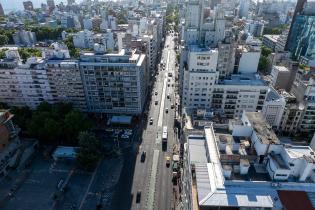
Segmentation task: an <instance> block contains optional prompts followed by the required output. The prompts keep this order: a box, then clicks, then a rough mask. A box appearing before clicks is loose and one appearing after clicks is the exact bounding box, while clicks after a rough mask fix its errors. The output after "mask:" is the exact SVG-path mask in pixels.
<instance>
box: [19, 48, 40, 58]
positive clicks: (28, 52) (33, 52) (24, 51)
mask: <svg viewBox="0 0 315 210" xmlns="http://www.w3.org/2000/svg"><path fill="white" fill-rule="evenodd" d="M18 52H19V54H20V57H21V58H22V59H23V60H24V61H26V60H27V59H28V58H30V57H32V56H35V57H41V56H42V52H41V51H40V50H38V49H35V48H24V47H23V48H19V49H18Z"/></svg>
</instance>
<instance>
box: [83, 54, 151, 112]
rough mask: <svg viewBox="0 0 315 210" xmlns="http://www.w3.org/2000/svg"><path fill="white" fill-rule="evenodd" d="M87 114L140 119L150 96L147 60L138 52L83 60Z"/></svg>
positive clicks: (92, 56)
mask: <svg viewBox="0 0 315 210" xmlns="http://www.w3.org/2000/svg"><path fill="white" fill-rule="evenodd" d="M80 72H81V77H82V80H83V86H84V91H85V97H86V103H87V110H88V112H94V113H112V114H115V113H124V114H131V115H136V114H140V113H141V112H142V110H143V106H144V102H145V98H146V95H147V85H148V71H147V69H146V56H145V55H144V54H138V53H136V52H135V51H132V52H126V51H125V50H121V51H120V52H119V53H113V54H103V55H97V54H94V53H83V54H82V55H81V57H80Z"/></svg>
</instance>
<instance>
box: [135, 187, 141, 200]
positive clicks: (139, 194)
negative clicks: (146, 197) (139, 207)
mask: <svg viewBox="0 0 315 210" xmlns="http://www.w3.org/2000/svg"><path fill="white" fill-rule="evenodd" d="M140 201H141V191H140V190H138V192H137V196H136V203H140Z"/></svg>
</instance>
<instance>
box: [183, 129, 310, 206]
mask: <svg viewBox="0 0 315 210" xmlns="http://www.w3.org/2000/svg"><path fill="white" fill-rule="evenodd" d="M204 138H205V140H203V139H202V138H200V139H199V140H197V141H205V142H206V144H204V147H205V151H206V153H207V154H208V155H209V159H208V162H203V163H194V165H195V173H196V176H195V178H194V177H193V183H192V184H194V183H196V190H197V198H194V197H193V198H192V199H193V201H192V202H193V203H195V202H198V204H199V206H200V207H218V206H220V207H252V208H255V207H260V208H277V209H282V208H283V205H285V202H282V200H280V195H279V191H285V190H289V191H304V192H306V193H307V194H308V195H309V194H314V193H315V184H314V183H300V182H281V183H277V182H270V179H269V180H268V178H266V179H263V176H264V175H263V174H262V175H261V178H262V179H261V180H259V181H258V179H257V180H252V179H248V180H244V179H238V177H237V176H233V179H231V180H227V179H225V178H224V176H223V166H222V165H221V163H220V155H219V153H218V148H217V143H216V141H217V139H216V136H215V133H214V131H213V129H212V126H206V127H205V130H204ZM200 146H201V143H200V144H199V143H198V147H200ZM189 149H190V148H189ZM302 151H303V152H306V153H307V149H306V148H305V150H302ZM189 152H199V150H194V151H189ZM301 155H302V154H301ZM276 158H277V157H276ZM204 160H205V159H204ZM253 170H257V169H256V166H255V167H252V166H251V167H250V169H249V172H248V173H249V174H250V173H252V172H253ZM267 175H268V174H267ZM267 175H266V176H267Z"/></svg>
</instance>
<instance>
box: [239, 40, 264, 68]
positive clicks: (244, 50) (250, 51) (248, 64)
mask: <svg viewBox="0 0 315 210" xmlns="http://www.w3.org/2000/svg"><path fill="white" fill-rule="evenodd" d="M260 53H261V49H260V46H257V45H252V44H246V45H239V46H238V47H237V48H236V53H235V69H236V70H237V72H239V73H256V72H257V68H258V63H259V58H260Z"/></svg>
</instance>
